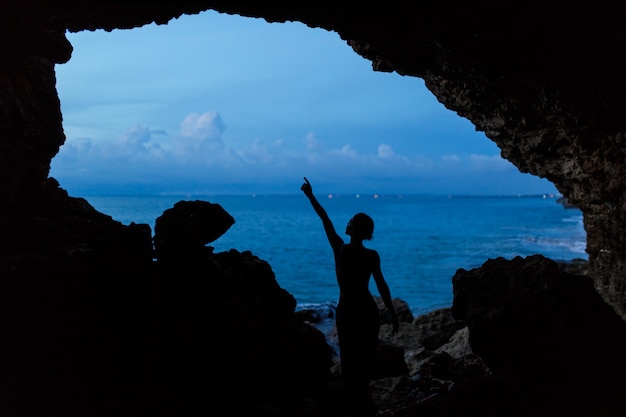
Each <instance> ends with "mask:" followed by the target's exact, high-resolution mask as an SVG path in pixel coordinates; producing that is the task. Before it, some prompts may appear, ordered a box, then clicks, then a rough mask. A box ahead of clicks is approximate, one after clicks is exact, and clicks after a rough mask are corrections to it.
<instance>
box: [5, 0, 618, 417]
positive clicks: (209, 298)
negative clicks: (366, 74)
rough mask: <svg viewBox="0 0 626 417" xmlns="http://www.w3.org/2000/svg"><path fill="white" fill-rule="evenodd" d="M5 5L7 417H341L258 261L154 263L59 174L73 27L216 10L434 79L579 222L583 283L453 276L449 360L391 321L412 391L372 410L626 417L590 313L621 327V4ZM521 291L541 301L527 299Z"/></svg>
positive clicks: (390, 393)
mask: <svg viewBox="0 0 626 417" xmlns="http://www.w3.org/2000/svg"><path fill="white" fill-rule="evenodd" d="M0 9H1V10H2V13H0V35H1V36H0V39H2V40H4V43H3V48H1V50H0V102H1V103H2V106H0V107H1V111H0V146H1V147H2V151H1V152H0V167H1V169H0V201H2V204H1V205H0V340H2V344H1V345H0V358H1V359H0V361H1V363H0V370H1V372H0V378H1V380H0V386H1V387H2V389H1V390H0V414H2V415H8V416H43V415H45V416H53V415H59V416H60V415H64V416H72V415H79V416H87V415H89V416H111V415H115V416H123V415H129V416H131V415H132V416H139V415H168V416H170V415H184V414H188V415H197V414H202V413H205V412H206V411H207V410H210V411H211V414H215V411H216V410H219V413H220V414H221V415H225V414H227V413H228V411H229V410H230V411H233V413H234V412H237V411H241V410H242V409H245V408H248V411H249V412H248V413H247V415H281V414H283V415H338V414H340V408H338V406H340V404H337V403H336V399H337V398H338V396H336V395H334V394H335V392H334V390H333V389H332V388H330V389H327V390H321V391H320V390H318V389H317V388H319V387H318V386H317V385H316V383H315V381H317V382H320V381H326V378H327V377H328V376H327V375H326V374H325V372H326V369H327V368H326V367H325V366H323V365H322V364H323V363H326V361H327V360H330V359H329V358H330V357H332V354H330V353H329V352H328V347H327V346H326V345H325V343H324V342H323V335H320V334H319V333H318V332H317V331H315V329H314V328H312V327H311V326H310V325H308V324H306V323H304V320H302V319H301V318H295V319H294V318H293V317H292V315H291V314H288V313H287V311H288V310H289V308H288V306H289V305H291V304H290V303H292V302H293V301H290V300H289V297H288V296H287V295H286V294H284V292H283V291H281V290H279V289H276V285H274V283H273V281H275V278H274V277H273V276H272V274H270V271H271V268H270V267H269V266H268V265H267V264H266V263H264V262H263V261H262V260H259V259H256V258H255V256H254V255H253V254H250V253H245V252H243V253H240V252H238V251H236V250H235V251H233V252H226V253H225V254H214V253H212V252H211V250H210V248H199V249H198V252H197V255H198V256H197V257H196V258H195V261H194V262H184V263H180V262H176V259H177V258H176V256H173V257H172V258H171V262H170V261H169V260H168V261H166V262H164V261H163V260H162V259H161V260H160V261H157V262H154V261H153V258H154V252H153V248H152V245H151V243H152V242H151V237H150V230H149V228H148V227H147V226H146V225H129V226H125V225H122V224H120V223H119V222H116V221H114V220H113V219H111V217H110V216H107V215H106V214H103V213H99V212H97V211H96V210H94V209H93V207H91V206H90V205H89V203H88V202H87V201H86V200H84V199H81V198H76V197H70V196H68V195H67V193H66V192H65V191H64V190H63V189H62V188H60V187H59V185H58V184H57V183H56V181H54V180H53V179H50V178H48V176H49V168H50V161H51V159H52V158H53V157H54V155H56V153H57V152H58V149H59V147H60V146H61V145H62V144H63V143H64V141H65V135H64V132H63V124H62V114H61V103H60V101H59V98H58V96H57V92H56V89H55V82H56V80H55V72H54V71H55V65H56V64H60V63H64V62H67V61H68V60H69V59H70V58H71V54H72V45H70V43H69V42H68V41H67V39H66V37H65V33H66V31H67V30H69V31H82V30H96V29H105V30H113V29H121V28H132V27H139V26H142V25H145V24H148V23H151V22H156V23H158V24H165V23H167V22H168V21H170V20H171V19H173V18H175V17H178V16H180V15H181V14H183V13H189V14H191V13H198V12H200V11H203V10H208V9H212V10H217V11H219V12H225V13H234V14H240V15H242V16H253V17H261V18H264V19H266V20H267V21H270V22H285V21H299V22H303V23H304V24H306V25H308V26H310V27H312V28H323V29H326V30H331V31H334V32H336V33H337V34H338V35H339V36H340V38H341V39H344V40H346V42H347V44H348V45H349V47H351V48H352V49H353V50H354V51H355V53H357V54H359V55H361V56H362V57H364V58H366V59H368V60H370V61H371V62H372V67H373V69H374V70H377V71H396V72H398V73H399V74H402V75H405V76H413V77H419V78H422V79H423V80H424V81H425V83H426V86H427V87H428V89H429V90H430V91H431V92H432V93H433V94H434V95H435V96H436V97H437V99H438V100H439V101H440V102H441V103H442V104H443V105H444V106H446V107H447V108H448V109H450V110H451V111H455V112H457V113H458V114H459V115H460V116H461V117H465V118H467V119H468V120H470V121H471V122H472V123H473V124H474V126H475V127H476V129H477V130H479V131H482V132H485V134H486V136H487V137H488V138H489V139H491V140H493V141H494V142H495V143H496V144H497V145H498V147H499V148H500V149H501V153H502V156H503V157H504V158H506V159H507V160H509V161H511V162H512V163H513V164H514V165H515V166H516V167H517V168H518V169H519V170H520V171H522V172H528V173H532V174H534V175H537V176H540V177H542V178H547V179H549V180H550V181H552V182H553V183H554V184H555V185H556V187H557V188H558V190H559V192H560V193H562V194H563V195H564V196H565V197H566V198H567V200H568V202H569V203H571V204H573V205H575V206H576V207H578V208H580V210H581V211H582V213H583V215H584V220H585V229H586V232H587V253H588V254H589V262H588V264H587V266H586V267H585V273H586V275H587V278H584V279H583V278H571V277H570V278H571V279H570V278H568V279H564V277H567V276H568V275H566V274H565V275H562V272H557V270H556V269H554V267H553V265H551V264H550V263H549V262H548V263H546V262H544V261H541V262H539V260H536V259H531V260H525V261H524V262H522V261H520V260H511V261H505V260H493V261H490V262H487V263H486V264H485V266H484V267H483V268H479V269H477V270H473V271H466V272H460V273H459V274H458V276H457V283H456V284H455V287H456V288H455V291H459V295H457V296H455V316H457V317H461V316H459V314H462V317H464V319H463V321H466V322H467V327H465V328H461V329H459V330H458V331H457V332H456V333H454V334H453V336H452V337H451V338H450V339H449V340H448V341H447V343H445V344H443V345H442V346H439V347H437V346H436V345H437V344H439V343H441V341H442V339H445V337H439V336H436V335H433V336H432V337H426V336H424V334H423V331H422V330H419V328H418V327H417V326H414V325H412V324H411V323H407V322H403V323H401V329H400V330H401V331H400V333H399V334H398V335H396V336H394V337H395V338H394V339H390V341H391V343H392V344H395V345H399V346H401V347H402V348H403V349H404V357H405V361H406V362H407V366H408V369H409V374H408V375H404V374H403V375H399V376H394V377H386V378H383V379H380V380H376V381H374V382H373V385H374V387H375V388H376V391H377V397H376V400H377V402H378V404H379V406H380V407H379V408H381V409H385V410H390V411H388V412H387V415H389V416H391V415H394V416H404V415H421V416H434V415H438V416H447V415H449V416H452V415H454V416H455V417H458V416H468V415H490V416H515V415H527V414H529V413H527V414H525V412H526V411H528V410H532V411H534V412H536V413H534V414H533V415H542V414H543V415H550V416H552V415H573V416H578V415H585V416H590V415H594V416H595V415H603V416H606V415H608V416H611V415H621V414H620V412H621V411H622V410H623V409H624V408H626V407H624V406H623V404H621V403H620V401H619V398H620V393H619V388H620V387H621V386H623V384H622V383H621V380H623V379H624V376H625V375H624V372H623V371H624V369H623V364H622V358H621V357H620V354H621V352H622V351H623V343H622V332H623V331H622V329H621V327H622V323H621V322H620V321H616V319H615V318H614V317H612V316H611V314H610V309H608V310H607V308H606V307H603V305H602V304H601V303H599V302H598V300H597V297H596V298H595V299H594V296H593V291H594V289H595V290H596V291H598V293H599V294H600V295H601V298H602V300H604V301H605V302H607V303H608V305H610V306H611V308H612V309H614V310H615V311H616V312H617V315H618V316H619V317H621V318H622V319H623V318H625V317H626V279H625V278H624V277H625V276H626V241H625V239H626V238H625V236H626V235H625V234H624V230H625V229H626V214H625V207H626V204H625V199H626V193H624V188H625V182H624V181H625V180H624V179H625V178H626V175H625V174H626V172H625V171H626V164H624V158H623V156H624V149H625V147H626V141H625V139H624V138H625V136H624V135H625V133H624V132H625V131H626V117H624V115H625V114H626V99H625V98H624V97H626V94H624V92H625V91H626V77H624V75H623V74H624V73H625V71H624V70H625V69H626V53H624V52H625V51H626V41H625V39H626V25H624V24H623V22H624V20H625V17H626V6H625V5H624V4H623V3H622V2H615V1H614V2H602V1H600V2H598V1H584V2H577V3H572V2H562V1H561V2H545V1H530V2H528V1H527V2H523V3H519V4H517V5H516V4H511V3H503V2H493V1H487V0H484V1H478V2H428V3H423V4H419V5H417V6H416V5H415V4H413V3H411V2H394V3H389V2H386V3H385V4H384V5H378V6H377V5H365V4H362V5H360V6H359V7H354V5H353V4H347V3H342V2H334V3H333V4H332V5H330V6H321V5H318V6H310V5H309V6H306V7H305V6H303V5H302V4H285V5H282V6H280V7H277V6H275V5H271V6H269V5H266V4H254V5H244V4H240V3H237V2H222V3H215V2H204V1H195V0H194V1H191V0H181V1H176V2H151V3H150V4H148V3H146V2H138V1H134V0H128V1H125V2H123V3H120V2H110V1H90V2H74V1H71V2H70V1H55V2H50V1H44V0H24V1H19V2H18V1H4V2H2V7H0ZM206 29H207V30H210V28H206ZM122 87H123V86H122ZM179 255H180V254H179ZM166 257H167V256H166ZM489 271H491V272H489ZM469 276H477V277H483V278H484V279H485V282H492V283H493V284H494V285H493V286H490V285H487V284H485V285H483V280H482V279H477V281H480V285H479V284H472V283H470V281H473V279H470V278H467V279H466V278H462V277H469ZM502 276H504V277H505V278H506V281H507V282H508V283H509V284H513V283H514V284H515V285H513V287H506V286H503V283H502V281H504V280H502ZM497 277H500V278H497ZM257 278H259V280H260V282H258V281H257ZM512 278H514V282H513V281H512ZM442 279H446V278H445V277H442ZM261 282H262V283H264V284H262V283H261ZM525 282H528V283H530V284H533V285H532V286H528V287H527V291H525V292H520V291H518V290H519V289H520V288H521V287H520V285H523V284H524V283H525ZM590 282H592V284H593V285H591V284H590ZM566 283H567V284H566ZM569 284H571V286H570V285H569ZM248 285H252V288H248ZM472 288H475V289H477V288H480V291H474V290H473V289H472ZM504 296H506V297H504ZM503 297H504V298H503ZM507 297H508V298H507ZM572 298H576V299H577V300H576V302H575V303H574V302H572ZM270 300H271V301H270ZM277 300H279V303H278V304H277V307H276V308H275V309H274V310H270V311H267V310H266V308H267V307H268V306H269V305H270V304H272V303H273V302H274V301H277ZM509 301H510V303H509ZM509 305H510V306H509ZM461 306H464V307H463V308H461ZM469 307H471V308H469ZM557 307H558V308H557ZM487 312H489V313H490V314H492V316H487V315H484V316H481V315H480V314H482V313H487ZM443 317H444V316H441V317H439V318H436V317H434V315H433V317H431V318H432V319H433V323H437V320H440V319H442V318H443ZM269 318H271V319H273V321H267V320H266V319H269ZM449 325H450V326H456V325H457V324H454V323H449ZM428 326H432V327H433V328H437V327H438V326H439V325H435V324H429V325H427V326H426V327H428ZM550 326H552V328H550ZM444 327H445V328H447V329H450V328H449V327H448V326H447V325H446V326H444ZM388 331H389V329H388V328H385V325H383V328H382V329H381V336H382V337H383V338H386V339H389V335H388ZM250 332H252V333H250ZM468 337H469V338H470V339H471V341H472V346H471V349H468V345H467V343H466V342H467V338H468ZM312 340H316V341H315V342H311V341H312ZM309 342H311V343H309ZM424 344H426V345H428V348H427V347H426V346H425V345H424ZM206 346H208V347H209V349H208V351H207V350H205V349H204V348H205V347H206ZM496 346H497V347H498V348H499V349H496ZM474 347H475V348H476V349H475V350H476V352H472V350H474ZM435 348H436V349H435ZM433 349H434V350H433ZM311 350H312V351H313V352H311ZM391 350H392V351H393V352H397V350H396V349H395V348H392V349H391ZM207 352H208V353H209V354H215V355H213V356H211V355H208V354H207ZM289 352H292V353H289ZM293 352H298V353H297V354H294V353H293ZM302 352H304V353H303V354H302V355H301V353H302ZM307 355H308V356H307ZM479 355H485V357H484V359H485V361H484V362H483V361H482V360H481V356H479ZM283 356H284V357H285V358H288V359H285V360H284V361H283V360H281V359H280V358H283ZM391 356H392V357H394V358H396V357H397V355H396V354H395V353H394V354H393V355H391ZM301 357H305V358H306V357H310V358H312V359H311V361H310V362H309V363H306V362H305V363H301V362H299V360H300V358H301ZM275 360H276V361H278V362H277V363H278V365H277V363H276V362H275ZM318 361H319V362H318ZM568 361H569V364H568ZM485 363H487V364H488V365H489V366H493V368H494V369H493V371H492V370H491V369H489V368H486V367H485ZM586 363H589V364H593V365H594V366H596V368H593V369H592V368H591V366H589V365H586ZM611 364H613V366H612V367H611V366H610V365H611ZM318 365H319V367H318ZM300 366H301V368H299V367H300ZM296 369H297V370H298V371H299V373H298V372H296V371H295V370H296ZM577 371H580V373H577ZM318 372H321V373H322V375H319V374H318ZM492 372H493V375H492V374H491V373H492ZM533 372H536V374H533ZM602 372H605V375H604V376H603V375H602ZM296 374H297V375H299V376H297V375H296ZM207 375H209V377H207ZM305 375H306V376H307V377H310V378H305ZM292 377H293V378H294V379H293V380H292V379H290V378H292ZM209 380H210V382H211V384H212V385H211V386H210V387H209V385H210V384H209V382H208V381H209ZM307 381H309V383H310V385H307ZM332 382H333V380H332V375H331V377H330V387H333V384H332ZM578 383H580V384H579V385H577V384H578ZM322 385H323V386H326V387H328V385H325V384H322ZM292 387H293V390H292V389H291V388H292ZM307 390H308V391H307ZM301 391H307V392H308V395H306V396H304V397H301V396H299V395H295V392H298V393H299V392H301ZM207 393H208V394H207ZM623 397H624V396H622V397H621V398H623ZM516 407H517V408H516ZM295 409H297V412H296V411H294V410H295ZM224 410H227V411H224ZM622 414H623V413H622Z"/></svg>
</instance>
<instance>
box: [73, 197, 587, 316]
mask: <svg viewBox="0 0 626 417" xmlns="http://www.w3.org/2000/svg"><path fill="white" fill-rule="evenodd" d="M85 198H86V199H87V200H88V201H89V202H90V203H91V204H92V205H93V206H94V207H95V208H96V209H98V210H99V211H101V212H103V213H106V214H108V215H110V216H112V217H113V218H114V219H116V220H118V221H120V222H122V223H124V224H129V223H130V222H135V223H146V224H148V225H150V227H151V228H152V230H153V231H154V223H155V220H156V218H157V217H158V216H160V215H161V214H162V213H163V211H164V210H165V209H167V208H170V207H172V206H173V205H174V204H175V203H176V202H177V201H180V200H205V201H210V202H211V203H217V204H220V205H221V206H222V207H223V208H224V209H225V210H226V211H228V212H229V213H230V214H231V215H232V216H233V217H234V218H235V221H236V223H235V224H234V225H233V226H232V227H231V228H230V229H229V230H228V232H226V234H224V235H223V236H222V237H220V238H219V239H217V240H216V241H215V242H212V243H210V246H213V247H215V251H216V252H220V251H227V250H230V249H231V248H234V249H237V250H239V251H244V250H250V251H251V252H252V253H253V254H254V255H256V256H258V257H259V258H261V259H263V260H266V261H267V262H269V264H270V265H271V267H272V269H273V271H274V273H275V275H276V280H277V281H278V283H279V284H280V286H281V287H283V288H284V289H286V290H287V291H289V292H290V293H291V294H293V295H294V297H295V298H296V300H297V302H298V306H299V308H310V307H313V308H320V307H323V306H330V307H331V308H332V306H333V305H334V303H335V302H336V300H337V298H338V289H337V284H336V281H335V277H334V265H333V258H332V251H331V249H330V245H329V244H328V241H327V240H326V236H325V234H324V230H323V228H322V224H321V221H320V220H319V218H318V217H317V215H316V214H315V212H314V211H313V209H312V208H311V206H310V204H309V202H308V200H307V199H306V197H304V195H302V194H294V195H190V196H90V197H89V196H88V197H85ZM318 199H319V200H320V202H321V203H322V205H323V206H324V207H325V209H326V211H327V212H328V215H329V216H330V218H331V219H332V220H333V222H334V224H335V228H336V229H337V231H338V232H339V233H340V234H342V233H343V231H344V230H345V225H346V223H347V222H348V220H349V219H350V217H352V215H353V214H355V213H357V212H365V213H367V214H369V215H370V216H371V217H372V218H373V219H374V222H375V229H374V238H373V239H372V240H371V241H366V246H368V247H370V248H372V249H376V250H377V251H378V252H379V254H380V257H381V260H382V269H383V274H384V275H385V278H386V280H387V282H388V284H389V287H390V289H391V294H392V297H394V298H401V299H403V300H404V301H406V302H407V303H408V304H409V306H410V307H411V310H412V311H413V313H414V314H415V315H419V314H423V313H426V312H429V311H432V310H434V309H437V308H441V307H449V306H450V305H451V303H452V281H451V279H452V276H453V275H454V273H455V271H456V270H457V269H458V268H464V269H471V268H476V267H479V266H480V265H482V264H483V263H484V262H485V261H486V260H488V259H490V258H496V257H499V256H502V257H505V258H507V259H511V258H513V257H515V256H522V257H525V256H529V255H533V254H542V255H545V256H547V257H549V258H552V259H555V260H572V259H576V258H579V259H587V254H586V253H585V246H586V233H585V230H584V227H583V221H582V213H581V212H580V211H579V210H578V209H566V208H564V207H563V206H562V205H561V204H559V203H558V202H557V200H556V198H552V197H549V196H548V197H546V196H523V197H450V196H415V195H360V196H359V195H323V196H322V195H320V196H318ZM372 281H373V280H372ZM372 292H373V294H375V295H377V292H376V289H375V286H374V284H373V282H372Z"/></svg>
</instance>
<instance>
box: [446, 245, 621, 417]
mask: <svg viewBox="0 0 626 417" xmlns="http://www.w3.org/2000/svg"><path fill="white" fill-rule="evenodd" d="M452 282H453V286H454V303H453V305H452V313H453V315H454V317H455V318H457V319H459V320H464V321H466V322H467V326H468V328H469V331H470V333H469V341H470V344H471V346H472V350H473V351H474V353H476V354H477V355H479V356H480V357H481V358H482V359H483V360H484V362H485V363H486V364H487V366H488V367H489V368H490V370H491V371H492V372H493V374H494V376H495V377H496V378H498V379H500V380H501V382H502V384H503V385H505V386H506V387H507V389H508V393H507V398H508V399H509V400H510V401H509V403H508V404H507V407H508V408H509V410H504V409H503V410H502V411H503V412H504V415H511V416H515V415H520V416H521V415H534V416H544V415H545V416H565V415H567V416H588V415H602V416H621V415H623V414H624V409H626V387H625V386H624V384H623V378H624V376H625V375H626V323H625V322H624V321H623V320H622V319H621V318H620V317H619V316H618V315H617V314H615V312H614V311H613V309H611V308H610V307H609V306H608V305H607V304H606V303H605V302H604V301H603V300H602V299H601V298H600V296H599V295H598V294H597V292H596V291H595V290H594V288H593V283H592V281H591V279H590V278H589V277H586V276H582V275H573V274H569V273H566V272H563V271H562V270H560V269H559V267H558V265H557V264H556V263H555V262H554V261H551V260H549V259H546V258H544V257H543V256H541V255H534V256H530V257H527V258H525V259H522V258H521V257H516V258H514V259H512V260H506V259H504V258H498V259H492V260H489V261H487V262H485V263H484V264H483V266H482V267H481V268H477V269H474V270H471V271H466V270H464V269H459V270H458V271H457V272H456V274H455V275H454V277H453V281H452Z"/></svg>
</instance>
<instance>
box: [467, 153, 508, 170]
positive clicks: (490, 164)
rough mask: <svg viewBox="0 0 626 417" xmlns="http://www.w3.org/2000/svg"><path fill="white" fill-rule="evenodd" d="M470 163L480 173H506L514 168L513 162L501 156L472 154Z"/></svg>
mask: <svg viewBox="0 0 626 417" xmlns="http://www.w3.org/2000/svg"><path fill="white" fill-rule="evenodd" d="M469 161H470V163H471V164H472V167H473V168H475V169H476V170H478V171H505V170H510V169H511V168H513V165H512V164H511V162H509V161H507V160H506V159H504V158H502V157H501V156H500V155H491V156H489V155H478V154H470V156H469Z"/></svg>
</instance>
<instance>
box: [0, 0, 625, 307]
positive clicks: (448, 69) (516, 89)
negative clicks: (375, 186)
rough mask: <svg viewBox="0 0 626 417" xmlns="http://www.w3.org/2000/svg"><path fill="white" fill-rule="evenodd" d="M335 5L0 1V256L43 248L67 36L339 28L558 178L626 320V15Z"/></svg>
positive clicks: (616, 8) (475, 5)
mask: <svg viewBox="0 0 626 417" xmlns="http://www.w3.org/2000/svg"><path fill="white" fill-rule="evenodd" d="M333 4H334V5H333V6H320V5H319V4H318V3H308V2H298V3H297V4H289V5H284V6H281V7H276V6H264V5H256V6H249V5H246V4H243V3H240V2H236V1H223V2H215V1H200V0H179V1H171V2H146V1H136V0H128V1H125V2H109V1H101V0H100V1H99V0H90V1H69V0H59V1H55V2H49V1H45V0H22V1H17V0H14V1H11V0H2V1H0V35H1V36H0V39H2V41H0V42H2V44H3V46H2V48H0V64H1V65H0V149H1V152H0V158H1V161H2V163H1V165H0V166H1V167H2V168H1V170H2V171H1V173H2V176H1V181H0V195H2V199H3V201H4V202H5V204H4V208H3V215H2V225H3V229H4V230H5V231H7V232H6V233H4V234H3V235H2V238H0V239H2V240H1V241H0V248H1V249H3V250H5V251H9V252H10V251H11V250H16V249H17V248H21V249H23V250H27V249H28V248H29V247H30V246H29V242H30V241H31V240H34V239H36V236H35V235H34V234H35V233H36V232H33V233H32V234H29V233H25V232H24V230H29V229H28V227H26V228H22V227H20V226H21V225H26V226H27V225H28V223H29V221H30V219H31V218H32V217H33V216H34V215H31V213H30V210H31V208H32V207H33V206H36V205H37V204H36V202H37V199H38V198H39V196H40V189H41V184H42V183H43V182H44V181H45V180H46V178H47V176H48V172H49V167H50V161H51V159H52V157H53V156H54V155H55V154H56V152H58V149H59V147H60V146H61V145H62V144H63V142H64V140H65V136H64V134H63V128H62V115H61V112H60V103H59V100H58V97H57V94H56V90H55V77H54V65H55V64H57V63H63V62H66V61H67V60H68V59H70V56H71V50H72V48H71V45H70V44H69V43H68V41H67V39H66V38H65V36H64V33H65V32H66V31H67V30H69V31H81V30H95V29H105V30H112V29H115V28H131V27H139V26H142V25H144V24H148V23H151V22H156V23H160V24H166V23H167V22H168V21H169V20H171V19H173V18H176V17H178V16H180V15H182V14H192V13H198V12H201V11H203V10H216V11H218V12H223V13H231V14H239V15H242V16H251V17H252V16H254V17H262V18H265V19H266V20H267V21H270V22H284V21H300V22H303V23H305V24H307V25H309V26H311V27H320V28H324V29H327V30H333V31H335V32H337V33H338V34H339V35H340V36H341V38H342V39H344V40H345V41H346V42H347V43H348V44H349V45H350V46H351V47H352V48H353V50H354V51H355V52H356V53H358V54H360V55H361V56H363V57H365V58H367V59H369V60H371V62H372V67H373V69H374V70H376V71H396V72H398V73H399V74H402V75H406V76H415V77H420V78H423V79H424V80H425V82H426V85H427V87H428V88H429V89H430V90H431V91H432V92H433V93H434V94H435V96H436V97H437V98H438V99H439V101H440V102H441V103H443V104H444V105H445V106H446V107H447V108H449V109H450V110H452V111H455V112H457V113H458V114H459V115H460V116H462V117H466V118H467V119H469V120H470V121H471V122H472V123H473V124H474V125H475V126H476V129H477V130H480V131H484V132H485V134H486V135H487V137H488V138H490V139H491V140H493V141H494V142H495V143H496V144H497V145H498V146H499V147H500V149H501V153H502V156H503V157H505V158H506V159H508V160H509V161H511V162H512V163H513V164H515V165H516V166H517V167H518V168H519V169H520V171H522V172H527V173H532V174H534V175H537V176H540V177H544V178H547V179H549V180H550V181H552V182H553V183H554V184H555V185H556V187H557V188H558V189H559V191H560V192H561V193H563V194H564V195H565V196H566V197H568V199H569V200H570V201H571V202H572V203H573V204H575V205H577V206H578V207H579V208H580V209H581V210H582V211H583V214H584V222H585V229H586V231H587V252H588V254H589V261H590V274H591V275H592V276H593V277H594V280H595V283H596V288H597V289H598V291H599V292H600V294H601V295H602V296H603V297H604V299H605V300H606V301H607V302H609V303H610V304H611V305H612V306H613V307H614V308H615V310H616V311H617V312H618V313H619V314H620V315H621V316H622V317H623V318H626V301H625V300H626V297H625V295H626V280H625V279H624V275H625V274H624V273H625V272H626V241H625V240H626V239H625V238H624V233H623V229H624V227H625V226H626V200H625V199H624V193H623V190H624V186H625V181H626V175H625V174H626V172H624V171H625V164H624V156H625V149H626V137H625V136H624V135H625V134H626V117H625V116H626V98H625V97H626V94H625V93H626V78H625V77H624V76H623V74H624V73H626V71H625V70H626V25H624V24H623V22H624V21H626V4H622V3H620V2H608V1H573V2H572V1H568V2H565V1H552V2H542V1H527V2H524V3H523V4H518V5H510V4H506V3H504V2H496V1H490V0H479V1H475V2H461V1H437V2H424V3H422V4H415V3H407V2H400V1H387V2H384V4H369V5H366V4H365V3H362V4H354V3H352V2H334V3H333ZM206 30H207V31H209V30H211V28H210V27H207V28H206ZM61 185H62V184H61Z"/></svg>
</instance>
